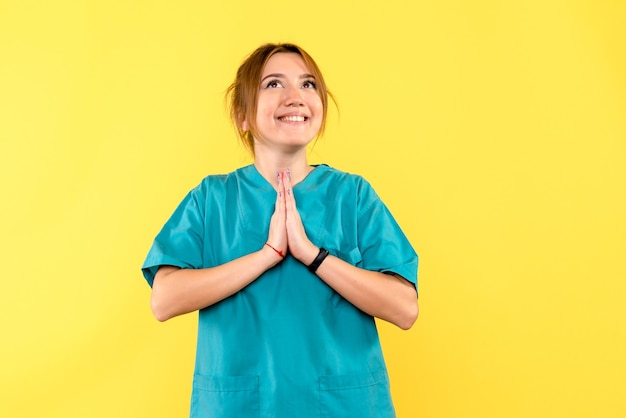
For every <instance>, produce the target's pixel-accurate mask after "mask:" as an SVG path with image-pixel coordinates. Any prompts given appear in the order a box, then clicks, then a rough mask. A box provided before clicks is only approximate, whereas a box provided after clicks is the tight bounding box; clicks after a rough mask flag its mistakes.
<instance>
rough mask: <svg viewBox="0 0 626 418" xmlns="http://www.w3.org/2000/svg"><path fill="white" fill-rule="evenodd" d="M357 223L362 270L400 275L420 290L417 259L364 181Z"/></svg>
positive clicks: (399, 229) (390, 215) (360, 193)
mask: <svg viewBox="0 0 626 418" xmlns="http://www.w3.org/2000/svg"><path fill="white" fill-rule="evenodd" d="M357 222H358V225H357V228H358V240H359V248H360V251H361V255H362V259H363V267H364V268H365V269H367V270H372V271H379V272H382V273H395V274H398V275H400V276H402V277H404V278H405V279H406V280H408V281H410V282H411V283H413V284H414V285H415V287H416V289H417V265H418V255H417V253H416V252H415V250H414V249H413V247H412V246H411V243H410V242H409V240H408V238H407V237H406V235H405V234H404V232H403V231H402V229H401V228H400V226H399V225H398V223H397V222H396V220H395V219H394V218H393V216H392V214H391V212H390V211H389V209H388V208H387V206H386V205H385V204H384V203H383V201H382V200H381V199H380V197H378V195H377V194H376V192H375V191H374V189H373V188H372V186H370V184H369V183H367V182H366V181H365V180H364V181H363V184H361V187H360V190H359V211H358V220H357Z"/></svg>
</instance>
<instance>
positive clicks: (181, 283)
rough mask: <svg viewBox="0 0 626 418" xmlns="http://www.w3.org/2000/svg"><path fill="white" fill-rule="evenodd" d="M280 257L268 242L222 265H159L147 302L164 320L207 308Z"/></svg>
mask: <svg viewBox="0 0 626 418" xmlns="http://www.w3.org/2000/svg"><path fill="white" fill-rule="evenodd" d="M280 260H282V258H281V257H280V256H279V255H278V254H277V253H276V252H275V251H274V250H272V249H271V248H269V247H268V246H265V245H264V246H263V248H262V249H260V250H259V251H256V252H254V253H250V254H248V255H245V256H243V257H241V258H238V259H235V260H233V261H230V262H228V263H226V264H222V265H221V266H217V267H212V268H205V269H197V270H195V269H181V268H178V267H174V266H162V267H161V268H159V271H158V272H157V274H156V276H155V278H154V283H153V285H152V296H151V299H150V306H151V308H152V313H153V314H154V316H155V318H156V319H157V320H159V321H166V320H168V319H170V318H173V317H175V316H178V315H182V314H186V313H189V312H193V311H197V310H198V309H202V308H206V307H207V306H210V305H213V304H214V303H217V302H219V301H221V300H223V299H226V298H227V297H229V296H231V295H233V294H235V293H237V292H238V291H240V290H241V289H243V288H244V287H246V286H247V285H249V284H250V283H251V282H253V281H254V280H255V279H256V278H258V277H259V276H260V275H261V274H263V273H264V272H265V271H266V270H268V269H270V268H271V267H273V266H274V265H275V264H277V263H278V262H279V261H280Z"/></svg>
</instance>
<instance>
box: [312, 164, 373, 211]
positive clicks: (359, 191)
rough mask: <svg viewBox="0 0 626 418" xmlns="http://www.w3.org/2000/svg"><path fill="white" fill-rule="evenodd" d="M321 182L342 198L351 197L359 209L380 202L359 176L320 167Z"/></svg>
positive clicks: (327, 167)
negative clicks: (342, 196)
mask: <svg viewBox="0 0 626 418" xmlns="http://www.w3.org/2000/svg"><path fill="white" fill-rule="evenodd" d="M318 169H321V170H323V171H322V181H323V182H328V183H329V185H330V187H332V188H333V189H335V190H337V191H338V192H339V193H340V194H342V195H344V196H350V195H353V196H354V198H355V199H356V200H357V204H358V206H359V207H361V208H365V207H367V206H369V205H370V204H371V203H373V202H375V201H380V198H379V197H378V195H377V194H376V191H375V190H374V188H373V187H372V185H371V184H370V183H369V182H368V181H367V180H366V179H365V178H364V177H363V176H361V175H360V174H355V173H350V172H347V171H342V170H339V169H337V168H334V167H330V166H328V165H320V166H319V167H318Z"/></svg>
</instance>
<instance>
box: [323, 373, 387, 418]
mask: <svg viewBox="0 0 626 418" xmlns="http://www.w3.org/2000/svg"><path fill="white" fill-rule="evenodd" d="M320 416H321V418H354V417H359V418H395V416H396V414H395V411H394V408H393V403H392V401H391V393H390V392H389V379H388V378H387V371H386V370H385V369H380V370H376V371H373V372H370V373H364V374H354V375H332V376H321V377H320Z"/></svg>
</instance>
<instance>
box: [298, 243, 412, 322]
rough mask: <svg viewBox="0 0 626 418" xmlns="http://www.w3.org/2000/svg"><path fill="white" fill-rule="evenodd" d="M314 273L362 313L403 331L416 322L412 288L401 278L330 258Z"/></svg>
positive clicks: (409, 283) (410, 284) (330, 256)
mask: <svg viewBox="0 0 626 418" xmlns="http://www.w3.org/2000/svg"><path fill="white" fill-rule="evenodd" d="M316 255H317V254H316ZM313 258H315V256H314V257H313ZM313 258H311V261H312V260H313ZM309 264H310V263H309ZM316 273H317V275H318V276H319V277H320V278H321V279H322V280H323V281H324V282H326V284H328V285H329V286H330V287H332V288H333V289H335V291H336V292H337V293H339V294H340V295H341V296H343V297H344V298H346V299H347V300H348V301H350V303H352V304H353V305H354V306H356V307H357V308H359V309H361V310H362V311H363V312H365V313H368V314H370V315H372V316H375V317H377V318H380V319H383V320H385V321H387V322H391V323H392V324H394V325H396V326H398V327H400V328H402V329H404V330H406V329H409V328H411V326H412V325H413V323H414V322H415V320H416V319H417V316H418V314H419V306H418V303H417V294H416V291H415V287H414V286H413V284H412V283H411V282H409V281H408V280H405V279H404V278H403V277H401V276H397V275H390V274H385V273H379V272H376V271H368V270H363V269H360V268H358V267H355V266H353V265H351V264H349V263H346V262H345V261H343V260H341V259H339V258H337V257H334V256H332V255H329V256H328V257H326V259H325V260H324V261H323V262H322V264H321V265H320V266H319V268H318V269H317V271H316Z"/></svg>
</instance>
